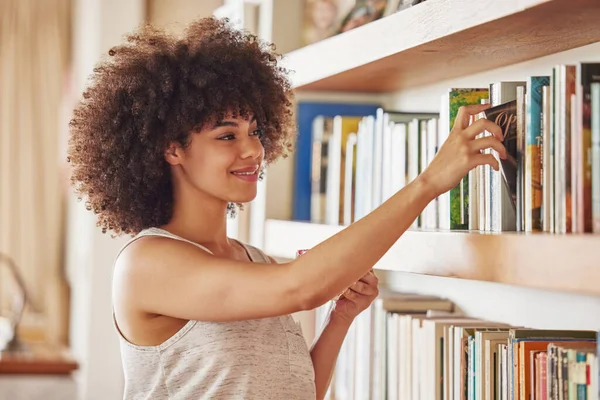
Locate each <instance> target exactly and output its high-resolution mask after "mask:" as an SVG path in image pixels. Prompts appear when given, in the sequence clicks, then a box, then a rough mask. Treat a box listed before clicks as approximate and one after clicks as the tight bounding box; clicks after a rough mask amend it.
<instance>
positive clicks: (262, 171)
mask: <svg viewBox="0 0 600 400" xmlns="http://www.w3.org/2000/svg"><path fill="white" fill-rule="evenodd" d="M264 178H265V167H261V168H260V172H259V173H258V180H259V181H262V180H263V179H264Z"/></svg>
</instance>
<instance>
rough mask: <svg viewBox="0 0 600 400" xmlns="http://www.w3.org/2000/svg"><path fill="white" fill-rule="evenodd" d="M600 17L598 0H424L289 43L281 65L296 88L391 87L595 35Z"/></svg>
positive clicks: (599, 36)
mask: <svg viewBox="0 0 600 400" xmlns="http://www.w3.org/2000/svg"><path fill="white" fill-rule="evenodd" d="M599 20H600V4H599V3H598V1H597V0H502V1H498V0H459V1H456V0H427V1H426V2H425V3H422V4H419V6H418V7H412V8H409V9H406V10H403V11H402V12H399V13H396V14H392V15H390V16H387V17H385V18H382V19H380V20H377V21H374V22H371V23H369V24H367V25H365V26H362V27H359V28H357V29H354V30H351V31H348V32H345V33H343V34H341V35H337V36H334V37H331V38H328V39H326V40H323V41H321V42H317V43H314V44H312V45H309V46H306V47H303V48H300V49H298V50H295V51H292V52H290V53H288V54H286V61H285V62H286V64H285V66H286V67H287V68H289V69H291V70H293V71H294V73H293V74H292V76H291V79H292V83H293V86H294V87H295V88H296V89H297V90H298V91H336V92H362V93H389V92H394V91H398V90H401V89H406V88H411V87H418V86H422V85H426V84H430V83H434V82H437V81H440V80H444V79H450V78H455V77H460V76H465V75H469V74H473V73H476V72H481V71H486V70H490V69H494V68H498V67H502V66H506V65H511V64H515V63H518V62H521V61H526V60H531V59H535V58H538V57H542V56H545V55H549V54H554V53H557V52H560V51H564V50H568V49H572V48H575V47H579V46H583V45H586V44H590V43H594V42H597V41H600V30H599V29H597V26H598V21H599ZM315 60H318V62H315Z"/></svg>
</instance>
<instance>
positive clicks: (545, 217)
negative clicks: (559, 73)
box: [541, 86, 554, 233]
mask: <svg viewBox="0 0 600 400" xmlns="http://www.w3.org/2000/svg"><path fill="white" fill-rule="evenodd" d="M542 107H543V108H542V124H541V125H542V230H543V231H544V232H549V233H552V232H554V157H553V149H554V140H553V138H552V125H553V123H552V121H553V119H552V88H551V87H550V86H544V87H543V88H542Z"/></svg>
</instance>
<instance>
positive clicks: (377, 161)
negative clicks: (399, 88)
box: [372, 108, 388, 210]
mask: <svg viewBox="0 0 600 400" xmlns="http://www.w3.org/2000/svg"><path fill="white" fill-rule="evenodd" d="M385 115H386V114H385V112H384V111H383V109H382V108H378V109H377V112H376V114H375V120H374V125H373V156H372V160H373V177H372V179H373V180H372V185H373V186H372V210H374V209H375V208H377V207H379V206H380V205H381V190H382V167H383V163H382V160H383V126H384V124H385V120H386V119H388V118H387V117H386V116H385Z"/></svg>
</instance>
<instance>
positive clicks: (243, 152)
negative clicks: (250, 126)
mask: <svg viewBox="0 0 600 400" xmlns="http://www.w3.org/2000/svg"><path fill="white" fill-rule="evenodd" d="M238 143H240V158H242V159H243V160H247V159H251V160H258V159H261V158H262V155H263V153H264V150H265V149H264V147H263V145H262V143H261V141H260V140H259V139H258V138H257V137H256V136H247V137H245V138H244V139H242V140H240V141H239V142H238Z"/></svg>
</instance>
